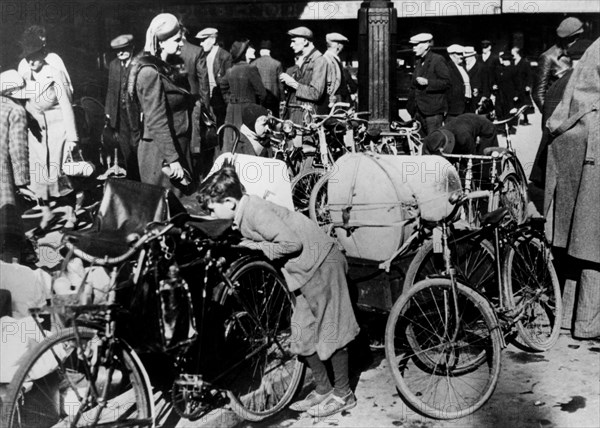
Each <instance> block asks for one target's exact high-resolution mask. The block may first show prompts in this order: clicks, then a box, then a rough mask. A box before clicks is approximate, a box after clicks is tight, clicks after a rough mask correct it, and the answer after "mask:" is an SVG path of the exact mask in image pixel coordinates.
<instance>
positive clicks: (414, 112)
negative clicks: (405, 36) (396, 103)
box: [407, 33, 450, 135]
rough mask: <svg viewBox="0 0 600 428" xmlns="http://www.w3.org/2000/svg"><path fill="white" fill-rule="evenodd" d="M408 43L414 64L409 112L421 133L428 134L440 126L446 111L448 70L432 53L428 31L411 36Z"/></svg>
mask: <svg viewBox="0 0 600 428" xmlns="http://www.w3.org/2000/svg"><path fill="white" fill-rule="evenodd" d="M410 43H411V44H412V45H413V52H414V53H415V55H416V61H415V62H416V64H415V72H414V74H413V79H412V82H411V87H410V89H409V93H408V105H407V107H408V112H409V113H410V115H411V116H412V117H413V118H414V119H416V120H418V121H419V122H420V123H421V129H422V132H423V133H424V134H425V135H429V134H431V133H432V132H433V131H434V130H436V129H438V128H439V127H441V126H442V122H443V120H444V115H445V114H446V112H447V111H448V104H447V102H446V90H447V89H448V88H449V87H450V72H449V71H448V66H447V65H446V61H444V58H443V57H442V56H441V55H438V54H435V53H433V52H431V47H432V45H433V36H432V35H431V34H429V33H421V34H417V35H415V36H413V37H411V38H410Z"/></svg>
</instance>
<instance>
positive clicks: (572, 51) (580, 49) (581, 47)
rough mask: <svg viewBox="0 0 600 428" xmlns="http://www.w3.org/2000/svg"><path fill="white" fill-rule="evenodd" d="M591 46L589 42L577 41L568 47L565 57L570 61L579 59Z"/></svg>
mask: <svg viewBox="0 0 600 428" xmlns="http://www.w3.org/2000/svg"><path fill="white" fill-rule="evenodd" d="M591 44H592V41H591V40H588V39H579V40H577V41H576V42H575V43H573V44H572V45H571V46H569V48H568V49H567V56H568V57H569V58H571V59H580V58H581V57H582V56H583V54H584V53H585V51H586V50H587V48H589V47H590V45H591Z"/></svg>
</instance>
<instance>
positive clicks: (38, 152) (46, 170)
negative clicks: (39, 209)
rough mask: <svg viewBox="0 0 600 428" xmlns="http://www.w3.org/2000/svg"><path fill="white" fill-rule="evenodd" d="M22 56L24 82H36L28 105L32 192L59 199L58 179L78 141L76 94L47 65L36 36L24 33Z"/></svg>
mask: <svg viewBox="0 0 600 428" xmlns="http://www.w3.org/2000/svg"><path fill="white" fill-rule="evenodd" d="M21 46H22V48H23V52H22V57H23V58H24V59H25V61H26V62H27V65H28V67H29V69H28V70H26V73H25V76H24V77H25V79H26V80H30V81H31V82H33V86H34V87H35V94H34V97H32V98H30V99H29V100H28V102H27V105H26V108H27V111H28V112H29V113H30V119H31V120H30V123H29V167H30V175H31V189H32V190H33V191H34V192H35V193H36V194H37V195H38V196H39V197H40V198H42V199H44V200H49V199H51V198H55V197H59V196H62V195H61V189H60V188H59V176H60V175H61V171H62V164H63V160H64V158H65V156H66V155H67V153H68V151H69V150H71V149H72V148H74V147H75V146H76V143H77V141H78V137H77V131H76V128H75V116H74V114H73V108H72V106H71V103H72V101H73V95H72V92H71V88H70V84H69V81H68V78H67V77H66V75H65V73H64V72H63V71H61V70H59V69H57V68H54V67H52V66H51V65H49V64H48V63H47V62H46V59H45V58H46V56H47V52H46V47H45V43H44V41H43V40H42V39H40V38H39V37H38V36H37V35H36V34H33V33H31V32H25V34H24V35H23V39H22V40H21Z"/></svg>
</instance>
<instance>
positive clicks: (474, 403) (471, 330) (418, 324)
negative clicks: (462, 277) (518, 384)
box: [385, 278, 502, 419]
mask: <svg viewBox="0 0 600 428" xmlns="http://www.w3.org/2000/svg"><path fill="white" fill-rule="evenodd" d="M451 290H452V282H451V280H450V279H447V278H432V279H426V280H424V281H420V282H419V283H417V284H415V286H414V287H412V288H410V289H408V290H406V291H405V292H404V293H403V294H402V296H401V297H400V298H399V299H398V300H397V301H396V303H394V306H393V307H392V310H391V311H390V315H389V317H388V321H387V325H386V329H385V339H386V340H385V352H386V359H387V362H388V365H389V367H390V370H391V373H392V377H393V378H394V381H395V383H396V387H397V388H398V391H399V394H400V396H401V397H402V398H403V400H404V401H405V402H406V403H407V404H408V405H409V406H410V407H412V408H413V409H414V410H416V411H417V412H419V413H421V414H424V415H426V416H428V417H431V418H436V419H455V418H460V417H464V416H467V415H469V414H471V413H473V412H475V411H476V410H477V409H479V408H481V406H483V405H484V404H485V403H486V402H487V400H488V399H489V398H490V397H491V396H492V394H493V392H494V389H495V387H496V385H497V383H498V377H499V375H500V365H501V355H500V354H501V349H502V335H501V331H500V326H499V324H498V321H497V319H496V316H495V313H494V310H493V308H492V307H491V305H490V304H489V303H488V301H487V300H485V298H484V297H483V296H481V295H480V294H478V293H477V292H476V291H474V290H472V289H471V288H469V287H467V286H466V285H463V284H461V283H456V290H457V297H458V299H459V301H458V305H459V307H460V308H461V309H462V311H461V313H460V318H459V322H460V324H459V325H458V327H459V328H458V329H457V330H456V331H457V334H458V336H457V337H456V338H455V339H454V340H452V339H451V338H449V337H448V332H449V331H454V327H455V326H456V317H455V314H454V313H453V309H452V308H449V307H448V303H449V300H448V293H451ZM450 302H451V300H450ZM442 312H443V313H442ZM407 329H410V330H412V331H413V333H414V332H416V337H417V340H419V347H418V349H416V350H415V349H414V348H413V347H412V346H411V345H410V344H408V341H407V339H406V330H407ZM481 353H484V358H481ZM423 355H427V358H429V359H430V360H431V361H435V367H433V368H432V367H431V366H429V365H427V364H425V365H424V364H423ZM474 362H477V364H474ZM468 366H470V367H469V370H466V367H468Z"/></svg>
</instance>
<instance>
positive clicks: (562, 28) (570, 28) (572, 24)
mask: <svg viewBox="0 0 600 428" xmlns="http://www.w3.org/2000/svg"><path fill="white" fill-rule="evenodd" d="M579 33H583V22H581V21H580V20H579V19H577V18H574V17H572V16H569V17H568V18H565V19H563V21H562V22H561V23H560V25H559V26H558V28H557V29H556V35H557V36H558V37H560V38H561V39H564V38H565V37H570V36H574V35H575V34H579Z"/></svg>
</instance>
